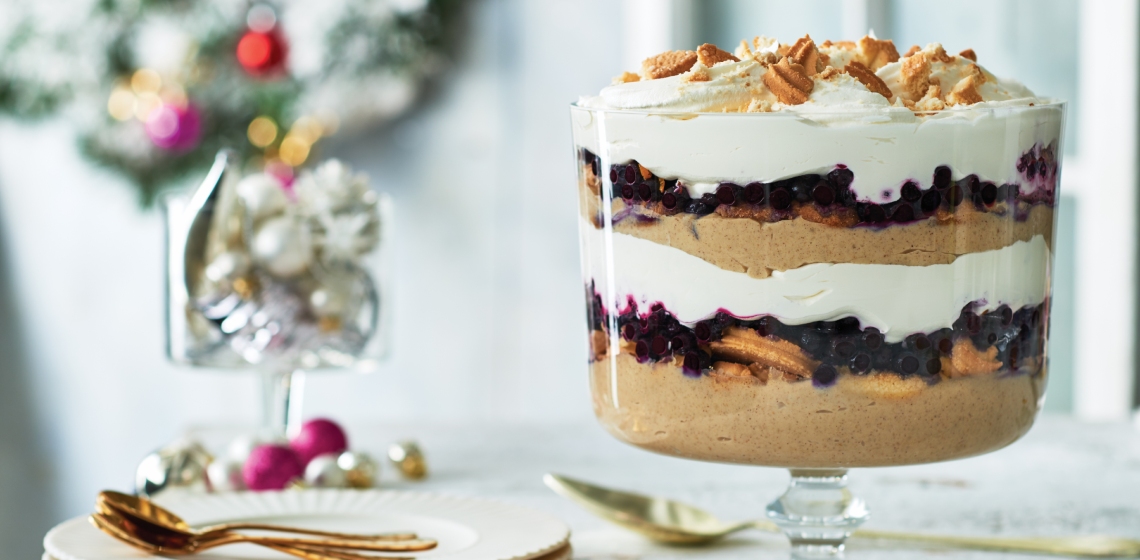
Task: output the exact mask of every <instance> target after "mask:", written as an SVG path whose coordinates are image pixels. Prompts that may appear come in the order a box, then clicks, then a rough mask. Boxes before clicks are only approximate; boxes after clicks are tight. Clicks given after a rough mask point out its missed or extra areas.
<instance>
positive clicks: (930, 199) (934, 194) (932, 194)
mask: <svg viewBox="0 0 1140 560" xmlns="http://www.w3.org/2000/svg"><path fill="white" fill-rule="evenodd" d="M940 204H942V195H941V194H939V192H938V191H936V190H934V189H930V190H929V191H926V193H925V194H923V195H922V211H923V212H925V213H927V214H929V213H931V212H933V211H935V210H937V209H938V205H940Z"/></svg>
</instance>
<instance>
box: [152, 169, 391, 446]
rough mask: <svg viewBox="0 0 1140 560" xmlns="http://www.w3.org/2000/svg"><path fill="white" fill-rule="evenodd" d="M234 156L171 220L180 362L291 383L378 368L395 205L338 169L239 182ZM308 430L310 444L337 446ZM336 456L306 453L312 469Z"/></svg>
mask: <svg viewBox="0 0 1140 560" xmlns="http://www.w3.org/2000/svg"><path fill="white" fill-rule="evenodd" d="M231 156H232V154H229V153H225V152H223V153H222V154H220V155H219V156H218V159H217V161H216V163H215V166H214V168H213V169H212V170H211V173H210V174H209V176H208V178H207V180H206V182H204V183H203V185H202V186H201V187H200V188H199V189H198V191H197V192H195V193H194V195H193V196H192V197H190V198H189V200H188V201H186V199H184V198H183V199H178V200H180V201H182V202H183V204H185V205H188V206H184V207H180V209H177V210H171V213H170V214H168V216H167V218H168V221H169V222H170V223H171V224H174V225H172V229H171V230H170V236H169V237H170V243H171V245H170V247H169V255H168V256H169V259H168V260H169V264H170V267H171V268H170V269H169V271H168V274H169V277H168V280H169V283H168V289H169V290H170V306H171V307H170V318H171V325H170V327H171V333H170V334H171V340H170V347H169V350H170V355H171V357H172V358H173V359H174V360H175V361H178V362H183V363H188V364H191V365H198V366H210V367H230V368H254V367H258V368H264V369H271V370H275V371H279V372H281V373H283V374H284V373H291V372H293V371H295V370H297V369H319V368H348V367H355V368H356V369H358V370H367V369H369V368H371V367H372V363H371V362H368V360H365V362H367V363H363V362H362V361H361V360H362V359H365V358H369V357H367V356H365V354H366V349H367V348H369V347H370V344H371V347H376V346H377V345H378V344H380V341H379V340H378V338H379V337H377V336H376V335H377V330H378V328H379V323H378V321H379V315H380V306H381V303H382V302H381V301H380V287H379V286H378V285H377V280H376V279H375V278H374V277H373V271H374V270H375V266H374V265H373V264H370V262H369V261H370V259H372V257H373V256H374V254H375V253H376V252H377V248H378V246H379V244H380V241H381V229H382V226H383V224H382V219H381V215H382V212H385V211H386V210H385V208H386V207H387V205H388V202H387V199H386V198H385V197H383V196H382V195H379V194H377V193H376V192H375V191H373V190H372V189H371V188H370V187H369V185H368V179H367V177H365V176H364V175H361V174H356V173H354V172H352V170H350V169H349V168H348V167H347V166H345V165H344V164H342V163H341V162H339V161H337V160H329V161H325V162H323V163H321V164H320V165H318V166H316V167H315V168H314V169H306V170H304V171H302V172H300V174H299V175H297V176H296V177H295V178H292V179H290V180H289V181H285V180H283V179H281V178H280V177H279V176H276V175H273V174H270V173H267V172H256V173H252V174H248V175H245V176H244V177H239V172H238V171H237V170H235V169H234V166H233V165H231V163H230V158H231ZM381 353H382V349H378V350H377V352H373V353H372V355H371V358H374V357H376V355H378V354H381ZM358 366H359V367H358ZM305 430H308V431H319V430H334V428H333V427H331V426H327V425H323V424H320V423H316V424H313V425H312V426H308V427H306V428H305ZM308 431H302V432H301V434H300V437H301V438H302V441H309V439H312V441H329V438H328V437H326V436H327V434H325V433H324V432H321V434H322V435H321V438H315V437H313V438H310V434H309V432H308ZM329 437H331V436H329ZM342 437H343V434H342ZM306 438H309V439H306ZM333 451H340V450H338V449H325V448H313V449H309V448H298V449H297V452H298V453H300V454H301V455H302V456H303V458H304V459H305V460H306V461H307V460H308V459H310V458H311V457H312V456H315V455H318V454H321V453H330V452H333Z"/></svg>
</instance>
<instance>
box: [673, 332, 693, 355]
mask: <svg viewBox="0 0 1140 560" xmlns="http://www.w3.org/2000/svg"><path fill="white" fill-rule="evenodd" d="M689 347H690V345H689V336H688V335H684V334H679V335H677V336H674V337H673V340H670V341H669V349H670V350H672V351H674V352H682V353H683V352H688V351H689Z"/></svg>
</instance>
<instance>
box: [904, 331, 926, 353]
mask: <svg viewBox="0 0 1140 560" xmlns="http://www.w3.org/2000/svg"><path fill="white" fill-rule="evenodd" d="M907 339H908V342H909V343H910V346H911V347H912V348H914V349H915V350H920V351H921V350H926V349H927V348H930V339H929V338H927V337H926V335H924V334H913V335H910V336H908V337H907Z"/></svg>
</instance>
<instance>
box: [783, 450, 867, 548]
mask: <svg viewBox="0 0 1140 560" xmlns="http://www.w3.org/2000/svg"><path fill="white" fill-rule="evenodd" d="M790 470H791V474H792V480H791V482H789V483H788V489H787V490H786V491H785V492H784V494H783V495H782V496H780V497H779V498H777V499H775V500H773V501H772V503H770V504H768V507H767V509H766V511H765V514H766V515H767V517H768V519H769V520H770V521H772V522H773V523H775V524H776V526H777V527H779V528H780V530H781V531H783V533H784V534H785V535H787V537H788V540H789V541H790V542H791V544H792V557H793V558H838V557H842V554H843V546H844V543H845V542H846V541H847V537H850V536H851V534H852V533H853V532H855V529H858V528H859V526H860V525H862V524H863V523H864V522H865V521H867V517H868V515H869V513H868V511H867V506H866V504H864V503H863V500H862V499H860V498H857V497H855V496H853V495H852V494H851V491H850V490H848V489H847V470H846V469H790Z"/></svg>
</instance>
